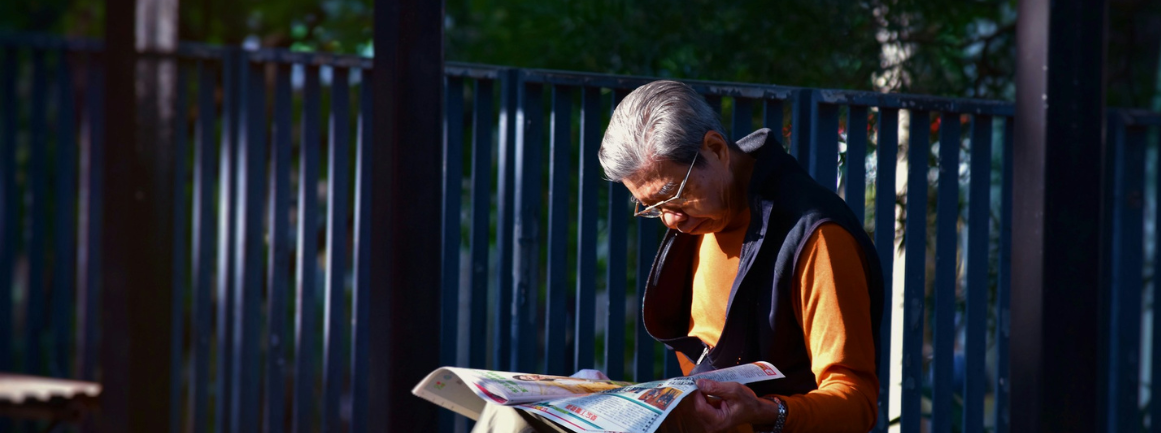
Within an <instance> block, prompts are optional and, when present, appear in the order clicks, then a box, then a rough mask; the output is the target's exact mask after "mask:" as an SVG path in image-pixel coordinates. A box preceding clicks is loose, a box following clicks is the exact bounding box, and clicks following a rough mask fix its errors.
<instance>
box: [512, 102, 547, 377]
mask: <svg viewBox="0 0 1161 433" xmlns="http://www.w3.org/2000/svg"><path fill="white" fill-rule="evenodd" d="M542 92H543V88H542V85H540V84H533V83H523V84H522V85H521V86H520V94H521V97H520V101H521V104H520V110H519V111H517V113H516V124H517V125H518V126H517V128H516V185H517V186H518V187H519V188H520V189H519V191H518V193H517V194H516V203H515V209H516V215H515V216H516V221H515V224H514V226H513V228H512V239H513V243H514V246H515V249H514V256H515V262H514V263H513V266H514V267H513V270H512V274H513V276H514V281H513V283H514V284H513V293H512V310H511V314H512V331H511V332H512V333H511V334H510V338H512V355H511V356H512V359H511V360H512V370H513V371H533V370H534V369H535V368H536V351H537V348H538V346H539V344H538V343H539V339H538V338H537V328H538V326H537V323H536V310H537V294H538V293H537V292H539V289H540V276H539V273H540V272H539V271H540V265H539V262H540V221H541V219H540V209H541V204H540V197H541V177H542V174H541V164H540V158H541V153H542V147H543V143H544V133H543V123H544V108H543V106H542V105H543V98H542V97H541V95H542Z"/></svg>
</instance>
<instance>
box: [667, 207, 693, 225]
mask: <svg viewBox="0 0 1161 433" xmlns="http://www.w3.org/2000/svg"><path fill="white" fill-rule="evenodd" d="M688 219H689V216H688V215H686V214H685V213H684V212H677V211H670V210H664V209H663V210H662V211H661V222H662V223H664V224H665V227H668V228H671V229H674V230H676V229H677V226H679V225H681V223H683V222H685V220H688Z"/></svg>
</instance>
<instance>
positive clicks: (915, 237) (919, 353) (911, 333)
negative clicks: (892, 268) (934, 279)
mask: <svg viewBox="0 0 1161 433" xmlns="http://www.w3.org/2000/svg"><path fill="white" fill-rule="evenodd" d="M929 124H930V122H929V120H928V112H926V111H920V110H912V111H911V125H910V126H911V128H910V143H908V149H907V160H908V163H907V223H906V229H905V230H906V233H905V236H906V238H905V240H904V242H905V244H906V247H905V251H906V252H907V257H906V259H905V262H906V270H905V272H906V275H905V276H904V277H903V282H904V286H903V302H904V306H903V311H904V313H905V315H906V317H904V318H903V395H902V401H903V403H902V404H903V406H902V407H903V409H902V413H903V423H902V431H903V432H904V433H917V432H918V431H919V424H920V416H921V414H920V409H919V404H920V399H921V396H922V387H923V319H924V316H925V314H924V312H923V309H924V305H923V298H924V291H925V290H924V287H925V286H926V283H925V279H926V269H925V268H926V264H925V263H924V262H925V258H926V256H927V254H926V250H927V170H928V168H927V158H928V155H930V154H931V145H930V144H929V143H930V141H929V137H928V134H929V132H928V131H929V130H928V127H929Z"/></svg>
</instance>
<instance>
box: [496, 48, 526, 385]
mask: <svg viewBox="0 0 1161 433" xmlns="http://www.w3.org/2000/svg"><path fill="white" fill-rule="evenodd" d="M519 88H520V71H519V70H516V69H509V70H506V71H504V72H501V73H500V134H499V135H500V145H499V146H500V149H499V159H500V160H499V161H498V162H497V168H498V171H499V177H500V178H499V179H498V180H497V191H496V202H497V203H496V251H497V254H498V256H499V257H497V258H496V262H497V263H496V269H499V272H496V274H497V275H496V279H497V281H496V301H495V304H494V305H495V312H494V314H495V320H496V322H495V324H494V326H493V328H492V331H493V335H492V337H493V338H492V341H493V342H494V347H493V348H492V368H494V369H508V368H511V363H512V360H511V359H510V357H509V355H511V353H510V352H511V348H512V340H511V337H512V335H511V332H512V291H513V287H512V272H511V269H512V250H513V246H512V225H513V220H514V219H515V217H514V215H513V212H514V211H515V209H514V208H513V204H514V202H515V199H514V198H513V195H514V194H515V185H514V183H515V169H516V161H515V155H516V130H517V126H518V123H516V112H517V111H518V109H519V106H520V96H519Z"/></svg>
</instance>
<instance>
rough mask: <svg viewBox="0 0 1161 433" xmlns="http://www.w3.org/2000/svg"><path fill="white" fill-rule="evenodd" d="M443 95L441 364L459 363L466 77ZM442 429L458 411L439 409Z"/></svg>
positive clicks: (448, 83)
mask: <svg viewBox="0 0 1161 433" xmlns="http://www.w3.org/2000/svg"><path fill="white" fill-rule="evenodd" d="M444 86H445V92H444V97H445V98H447V99H446V100H445V101H446V104H445V105H444V110H445V111H444V115H443V120H444V123H443V173H442V174H441V176H440V178H441V179H442V180H443V185H442V186H443V191H442V193H441V199H442V203H441V204H440V209H441V215H442V218H443V221H442V224H441V225H440V226H441V228H442V230H443V232H442V233H441V234H440V236H441V238H442V239H441V241H442V242H443V243H442V247H441V248H440V254H441V257H440V262H441V263H440V269H441V272H442V277H441V278H440V301H439V303H440V323H441V324H442V325H441V326H440V328H439V333H440V336H439V362H440V364H442V365H459V363H458V362H456V359H457V356H456V352H457V348H458V346H459V345H458V344H457V343H458V341H457V338H456V336H457V335H458V332H459V328H460V327H459V308H460V303H459V299H460V296H459V295H460V199H461V197H462V194H461V190H462V189H463V180H464V169H463V160H464V158H463V154H464V80H463V78H459V77H446V78H445V81H444ZM438 416H439V424H440V426H439V430H440V431H444V432H450V431H452V428H453V423H454V422H455V414H454V413H452V412H450V411H440V412H439V415H438Z"/></svg>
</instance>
